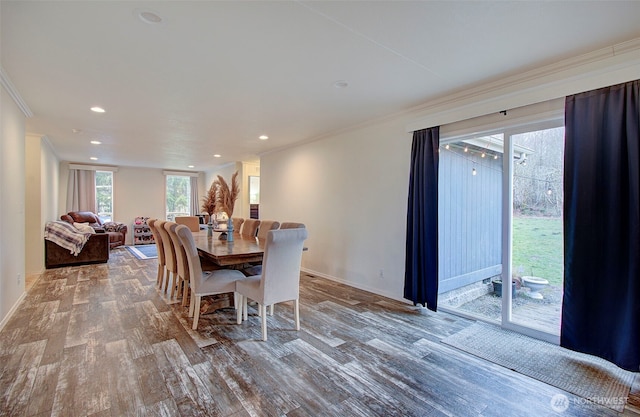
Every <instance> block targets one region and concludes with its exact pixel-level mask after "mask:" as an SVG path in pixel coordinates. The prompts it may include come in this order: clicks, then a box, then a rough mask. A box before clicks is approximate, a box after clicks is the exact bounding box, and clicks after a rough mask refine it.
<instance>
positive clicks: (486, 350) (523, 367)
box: [442, 323, 636, 411]
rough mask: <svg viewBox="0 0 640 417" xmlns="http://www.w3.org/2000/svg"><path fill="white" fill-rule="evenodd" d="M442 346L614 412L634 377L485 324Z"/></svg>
mask: <svg viewBox="0 0 640 417" xmlns="http://www.w3.org/2000/svg"><path fill="white" fill-rule="evenodd" d="M442 342H443V343H445V344H447V345H450V346H453V347H456V348H458V349H460V350H462V351H464V352H467V353H471V354H472V355H475V356H478V357H480V358H483V359H486V360H488V361H490V362H493V363H495V364H498V365H500V366H504V367H506V368H509V369H512V370H514V371H516V372H519V373H521V374H523V375H527V376H529V377H531V378H534V379H537V380H538V381H542V382H545V383H547V384H549V385H552V386H554V387H556V388H560V389H562V390H564V391H568V392H570V393H572V394H575V395H578V396H580V397H583V398H586V399H588V400H590V401H592V402H594V403H597V404H599V405H603V406H606V407H609V408H611V409H614V410H616V411H623V409H624V405H625V403H626V401H627V397H628V395H629V390H630V388H631V384H632V383H633V380H634V378H635V376H636V374H635V373H633V372H628V371H625V370H623V369H620V368H618V367H617V366H615V365H614V364H612V363H610V362H607V361H605V360H604V359H600V358H597V357H594V356H590V355H585V354H582V353H577V352H573V351H570V350H568V349H564V348H562V347H560V346H557V345H553V344H551V343H547V342H543V341H541V340H537V339H533V338H531V337H528V336H525V335H521V334H519V333H515V332H511V331H508V330H504V329H501V328H499V327H497V326H494V325H490V324H486V323H475V324H473V325H471V326H469V327H467V328H465V329H464V330H461V331H460V332H458V333H455V334H453V335H451V336H449V337H447V338H445V339H443V340H442Z"/></svg>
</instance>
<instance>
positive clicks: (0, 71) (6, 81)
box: [0, 66, 33, 117]
mask: <svg viewBox="0 0 640 417" xmlns="http://www.w3.org/2000/svg"><path fill="white" fill-rule="evenodd" d="M0 84H2V86H3V87H4V89H5V90H6V91H7V93H9V95H10V96H11V98H12V99H13V101H14V102H15V103H16V105H17V106H18V108H20V111H22V114H24V116H25V117H33V112H32V111H31V109H30V108H29V106H27V103H25V101H24V100H23V99H22V97H21V96H20V93H18V90H17V89H16V87H15V86H14V85H13V83H12V82H11V79H10V78H9V76H8V75H7V73H6V72H5V70H4V68H2V66H0Z"/></svg>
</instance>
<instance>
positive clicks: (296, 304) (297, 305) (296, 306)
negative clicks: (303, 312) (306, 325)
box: [293, 298, 300, 330]
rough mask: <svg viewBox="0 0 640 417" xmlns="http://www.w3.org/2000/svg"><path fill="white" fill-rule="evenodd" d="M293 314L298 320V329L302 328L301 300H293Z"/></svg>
mask: <svg viewBox="0 0 640 417" xmlns="http://www.w3.org/2000/svg"><path fill="white" fill-rule="evenodd" d="M293 316H294V318H295V320H296V330H300V300H298V299H297V298H296V299H295V300H293Z"/></svg>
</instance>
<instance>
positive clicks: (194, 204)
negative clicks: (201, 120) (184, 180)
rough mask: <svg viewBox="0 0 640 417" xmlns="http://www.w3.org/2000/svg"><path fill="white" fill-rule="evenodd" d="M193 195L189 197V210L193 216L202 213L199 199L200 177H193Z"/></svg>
mask: <svg viewBox="0 0 640 417" xmlns="http://www.w3.org/2000/svg"><path fill="white" fill-rule="evenodd" d="M190 186H191V196H190V198H189V212H190V214H191V216H195V215H196V214H198V213H200V202H199V201H198V177H191V184H190Z"/></svg>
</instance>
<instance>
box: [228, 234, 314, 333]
mask: <svg viewBox="0 0 640 417" xmlns="http://www.w3.org/2000/svg"><path fill="white" fill-rule="evenodd" d="M306 238H307V230H306V229H301V228H298V229H285V230H271V231H269V233H267V241H266V245H265V250H264V257H263V259H262V274H261V275H254V276H250V277H247V278H246V279H244V280H238V281H237V282H236V293H237V294H238V297H239V308H238V309H237V311H236V314H237V322H238V324H241V323H242V320H243V319H244V320H247V300H248V299H251V300H253V301H256V302H257V303H258V308H259V310H260V316H261V319H262V340H267V311H266V306H268V305H273V304H277V303H281V302H285V301H293V307H294V320H295V327H296V330H300V303H299V298H300V262H301V260H302V250H303V248H304V247H303V245H304V241H305V239H306Z"/></svg>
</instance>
